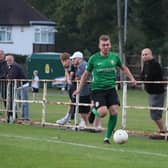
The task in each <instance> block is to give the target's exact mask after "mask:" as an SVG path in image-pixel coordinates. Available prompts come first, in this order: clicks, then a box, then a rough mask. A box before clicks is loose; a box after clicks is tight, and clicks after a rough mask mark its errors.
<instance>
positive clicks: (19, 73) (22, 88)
mask: <svg viewBox="0 0 168 168" xmlns="http://www.w3.org/2000/svg"><path fill="white" fill-rule="evenodd" d="M5 60H6V62H7V65H8V71H7V74H6V78H7V79H27V77H26V75H25V73H24V71H23V69H22V67H21V66H20V65H19V64H18V63H16V62H15V59H14V57H13V55H6V57H5ZM17 84H18V85H17V87H18V91H19V93H20V94H19V96H20V98H21V100H28V89H29V83H28V82H27V81H23V82H22V81H17ZM13 86H14V83H13V81H11V83H10V103H9V110H10V112H9V113H8V122H12V114H13V113H12V111H13V98H14V97H13V89H14V88H13ZM22 120H24V121H25V120H26V121H27V120H29V104H28V102H24V103H23V104H22Z"/></svg>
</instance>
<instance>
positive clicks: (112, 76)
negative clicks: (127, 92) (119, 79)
mask: <svg viewBox="0 0 168 168" xmlns="http://www.w3.org/2000/svg"><path fill="white" fill-rule="evenodd" d="M121 66H122V63H121V60H120V58H119V56H118V55H117V54H116V53H113V52H109V54H108V55H107V56H102V55H101V54H100V52H97V53H95V54H94V55H92V56H91V57H90V59H89V61H88V64H87V67H86V70H87V71H88V72H90V73H91V74H92V84H91V90H107V89H111V88H114V87H115V82H116V72H117V69H116V68H117V67H121Z"/></svg>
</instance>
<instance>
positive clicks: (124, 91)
mask: <svg viewBox="0 0 168 168" xmlns="http://www.w3.org/2000/svg"><path fill="white" fill-rule="evenodd" d="M122 102H123V103H122V121H121V123H122V128H123V129H125V128H126V105H127V83H126V82H125V81H124V82H123V96H122Z"/></svg>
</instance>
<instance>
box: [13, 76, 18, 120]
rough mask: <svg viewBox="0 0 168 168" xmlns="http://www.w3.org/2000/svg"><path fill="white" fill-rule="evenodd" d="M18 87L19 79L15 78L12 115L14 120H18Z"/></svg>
mask: <svg viewBox="0 0 168 168" xmlns="http://www.w3.org/2000/svg"><path fill="white" fill-rule="evenodd" d="M16 89H17V80H16V79H15V80H14V88H13V104H12V110H13V112H12V115H13V122H15V120H16V99H17V94H16Z"/></svg>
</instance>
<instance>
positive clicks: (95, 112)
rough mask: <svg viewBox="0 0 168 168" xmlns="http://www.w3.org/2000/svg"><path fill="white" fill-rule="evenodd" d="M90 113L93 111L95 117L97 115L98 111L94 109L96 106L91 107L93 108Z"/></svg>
mask: <svg viewBox="0 0 168 168" xmlns="http://www.w3.org/2000/svg"><path fill="white" fill-rule="evenodd" d="M92 113H93V114H94V115H95V116H96V117H99V113H98V111H97V110H96V108H93V109H92Z"/></svg>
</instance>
